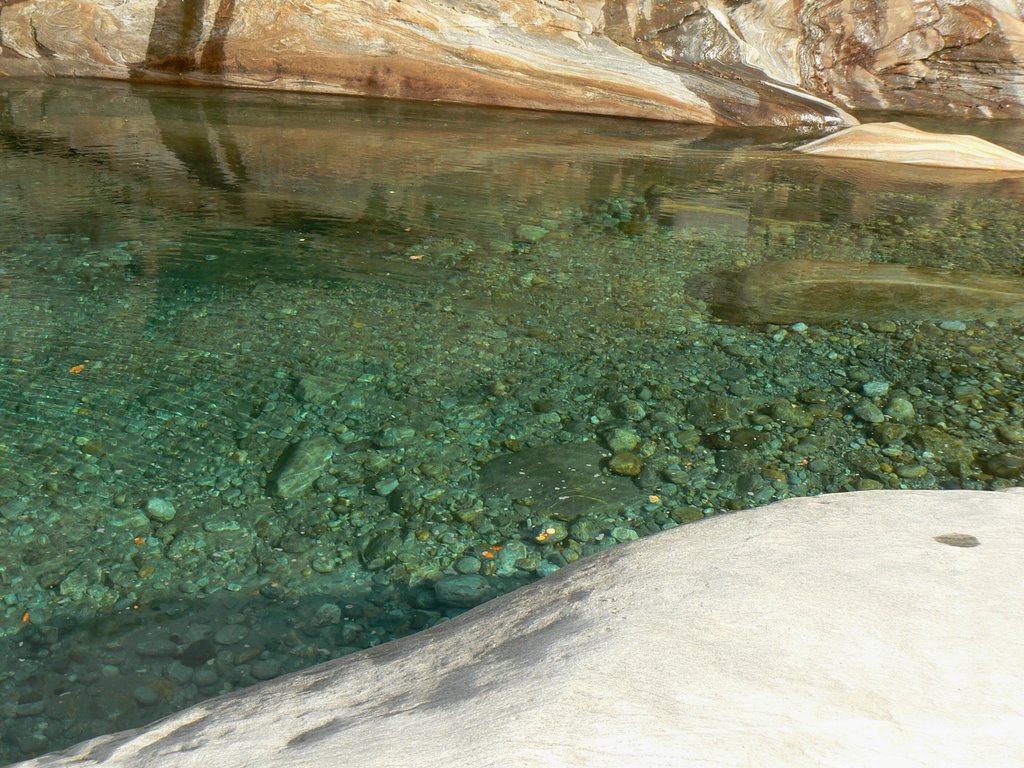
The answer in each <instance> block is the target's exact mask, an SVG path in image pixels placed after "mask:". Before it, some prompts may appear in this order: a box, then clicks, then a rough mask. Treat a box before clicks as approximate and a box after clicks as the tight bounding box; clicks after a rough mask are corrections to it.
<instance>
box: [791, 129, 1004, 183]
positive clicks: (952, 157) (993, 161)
mask: <svg viewBox="0 0 1024 768" xmlns="http://www.w3.org/2000/svg"><path fill="white" fill-rule="evenodd" d="M796 151H797V152H805V153H807V154H812V155H822V156H827V157H845V158H852V159H856V160H884V161H885V162H889V163H906V164H909V165H929V166H941V167H945V168H969V169H973V170H991V171H1024V156H1022V155H1018V154H1017V153H1016V152H1011V151H1010V150H1008V149H1004V148H1003V147H1000V146H998V145H996V144H993V143H992V142H990V141H985V140H984V139H980V138H978V137H977V136H965V135H962V134H948V133H930V132H928V131H922V130H919V129H917V128H911V127H910V126H909V125H904V124H903V123H867V124H865V125H858V126H854V127H853V128H847V129H845V130H842V131H839V132H838V133H833V134H831V135H830V136H825V137H824V138H821V139H817V140H816V141H812V142H810V143H808V144H804V145H803V146H801V147H798V148H797V150H796Z"/></svg>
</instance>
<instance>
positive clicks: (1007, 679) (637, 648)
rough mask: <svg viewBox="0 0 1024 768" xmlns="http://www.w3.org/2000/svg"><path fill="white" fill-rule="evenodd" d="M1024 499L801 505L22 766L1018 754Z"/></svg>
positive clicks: (735, 761)
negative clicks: (1021, 555)
mask: <svg viewBox="0 0 1024 768" xmlns="http://www.w3.org/2000/svg"><path fill="white" fill-rule="evenodd" d="M1022 547H1024V491H1021V490H1020V489H1014V490H1013V491H1010V492H1004V493H993V492H979V491H872V492H863V493H849V494H836V495H830V496H820V497H815V498H802V499H790V500H787V501H784V502H780V503H777V504H773V505H770V506H768V507H764V508H761V509H756V510H749V511H746V512H741V513H737V514H734V515H725V516H721V517H715V518H710V519H708V520H705V521H703V522H701V523H698V524H694V525H687V526H682V527H679V528H675V529H672V530H669V531H666V532H664V533H661V534H658V535H655V536H651V537H649V538H645V539H642V540H639V541H636V542H633V543H631V544H627V545H623V546H620V547H617V548H614V549H612V550H608V551H606V552H602V553H600V554H598V555H595V556H593V557H590V558H587V559H586V560H583V561H581V562H580V563H578V564H576V565H574V566H572V567H569V568H566V569H564V570H562V571H560V572H558V573H557V574H555V575H553V576H551V577H548V578H546V579H544V580H542V581H540V582H537V583H535V584H532V585H530V586H528V587H525V588H523V589H520V590H519V591H517V592H514V593H512V594H510V595H506V596H504V597H502V598H499V599H496V600H493V601H491V602H490V603H487V604H486V605H483V606H480V607H478V608H476V609H474V610H472V611H469V612H468V613H466V614H463V615H462V616H460V617H458V618H456V619H453V620H451V621H449V622H447V623H445V624H442V625H440V626H437V627H435V628H433V629H431V630H428V631H426V632H423V633H420V634H418V635H413V636H411V637H408V638H405V639H403V640H399V641H396V642H392V643H388V644H386V645H382V646H379V647H377V648H372V649H369V650H367V651H364V652H361V653H357V654H353V655H351V656H347V657H344V658H342V659H339V660H337V661H333V662H328V663H326V664H322V665H320V666H317V667H314V668H312V669H308V670H305V671H302V672H298V673H295V674H292V675H288V676H286V677H283V678H279V679H277V680H273V681H271V682H268V683H266V684H262V685H258V686H254V687H253V688H249V689H247V690H243V691H239V692H237V693H233V694H230V695H228V696H224V697H222V698H219V699H214V700H212V701H207V702H204V703H202V704H199V705H197V706H194V707H192V708H190V709H187V710H184V711H183V712H180V713H177V714H175V715H172V716H170V717H168V718H165V719H164V720H161V721H159V722H157V723H154V724H153V725H150V726H148V727H145V728H141V729H138V730H135V731H126V732H124V733H121V734H115V735H112V736H103V737H100V738H97V739H93V740H91V741H88V742H84V743H83V744H81V745H78V746H77V747H74V748H72V749H70V750H67V751H66V752H64V753H62V754H51V755H47V756H43V757H40V758H37V759H35V760H31V761H28V762H26V763H22V764H21V765H23V766H39V767H40V768H41V767H42V766H50V767H51V768H52V767H54V766H89V765H99V764H102V765H104V766H106V767H107V768H114V767H117V766H126V767H127V766H131V768H148V767H150V766H160V767H161V768H186V767H192V766H195V767H196V768H199V767H200V766H202V767H203V768H205V766H209V765H217V766H223V767H225V768H234V767H235V766H238V767H239V768H240V767H241V766H251V765H260V766H264V768H274V767H275V766H281V767H282V768H284V767H285V766H287V768H295V767H296V766H319V765H340V764H344V765H357V766H363V767H373V766H381V767H382V768H383V766H397V765H401V766H404V767H406V768H419V767H420V766H423V767H424V768H426V767H427V766H429V767H430V768H435V766H438V765H444V766H456V767H458V766H466V767H467V768H469V767H470V766H472V768H479V766H498V765H530V766H559V767H560V768H561V766H568V765H575V766H608V768H622V766H640V765H642V766H706V765H758V766H765V767H767V768H772V767H775V766H778V767H782V766H785V768H794V766H797V767H799V766H814V767H815V768H819V767H820V766H860V765H957V766H978V767H979V768H981V767H982V766H984V767H985V768H988V767H989V766H993V765H1019V764H1020V756H1021V755H1022V754H1024V728H1021V727H1020V726H1021V723H1022V721H1024V592H1022V591H1021V589H1020V584H1021V582H1022V579H1024V560H1022V559H1021V557H1020V553H1021V551H1022Z"/></svg>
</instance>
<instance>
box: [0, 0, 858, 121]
mask: <svg viewBox="0 0 1024 768" xmlns="http://www.w3.org/2000/svg"><path fill="white" fill-rule="evenodd" d="M616 13H617V11H616V10H615V8H614V7H613V6H612V5H611V4H609V5H608V6H605V5H604V4H603V3H601V2H597V3H595V2H583V1H581V2H574V1H573V0H559V1H557V2H542V1H541V0H468V1H467V2H460V3H458V4H449V3H437V2H431V0H333V1H329V0H284V1H282V0H273V1H272V2H271V1H270V0H218V1H217V2H213V0H138V1H136V2H131V3H124V2H120V0H21V1H20V2H17V3H14V4H5V5H4V7H3V8H2V10H0V74H8V75H30V74H54V75H90V76H99V77H116V78H127V77H136V78H146V79H152V78H159V77H163V78H169V79H175V80H180V81H185V82H191V83H206V84H225V85H240V86H250V87H260V88H280V89H289V90H313V91H322V92H336V93H348V94H361V95H369V96H385V97H397V98H410V99H423V100H438V101H457V102H467V103H477V104H500V105H505V106H514V107H527V108H534V109H555V110H564V111H578V112H589V113H597V114H609V115H622V116H630V117H645V118H656V119H662V120H675V121H684V122H697V123H712V124H724V125H752V124H784V125H793V124H808V125H817V126H825V125H840V124H843V123H847V124H852V123H853V122H855V121H853V120H852V118H850V117H849V116H848V115H846V114H845V113H844V112H843V111H842V110H841V109H839V108H837V107H835V106H834V105H832V104H830V103H828V102H826V101H823V100H822V99H819V98H817V97H815V96H812V95H810V94H808V93H805V92H802V91H800V89H799V88H792V87H785V88H779V87H777V85H776V84H774V83H772V82H770V81H768V80H766V79H765V78H764V77H763V75H762V73H760V72H758V71H756V70H752V69H750V68H748V67H745V66H737V67H733V66H732V65H731V63H728V62H725V63H722V65H721V67H719V68H718V69H717V70H716V71H709V70H704V69H703V68H701V67H697V66H693V65H692V64H689V63H687V62H681V61H671V60H668V59H666V58H665V57H662V56H659V55H645V52H644V51H642V50H638V49H637V48H638V46H637V45H636V43H635V41H633V40H632V39H629V40H622V39H618V38H617V37H616V35H614V34H606V33H605V32H604V31H603V30H604V28H605V27H609V29H610V30H611V31H612V32H616V30H617V29H618V27H615V25H614V24H611V25H609V24H608V22H607V19H608V18H611V17H614V16H615V15H616ZM716 66H717V65H716Z"/></svg>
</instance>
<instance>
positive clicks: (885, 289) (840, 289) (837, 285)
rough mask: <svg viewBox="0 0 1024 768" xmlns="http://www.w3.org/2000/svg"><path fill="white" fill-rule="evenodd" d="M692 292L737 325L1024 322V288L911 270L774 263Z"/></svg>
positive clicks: (698, 283)
mask: <svg viewBox="0 0 1024 768" xmlns="http://www.w3.org/2000/svg"><path fill="white" fill-rule="evenodd" d="M690 288H691V290H693V291H694V292H695V293H697V294H698V295H700V296H701V298H703V299H704V300H705V301H707V303H708V308H709V309H710V310H711V311H712V313H714V314H715V316H717V317H719V318H720V319H722V320H725V321H726V322H730V323H735V324H757V323H779V324H783V325H788V324H790V323H795V322H805V323H831V322H836V321H839V320H852V321H859V322H876V321H879V320H898V321H906V320H950V319H957V320H970V319H976V318H985V319H993V318H1009V319H1020V318H1022V317H1024V280H1022V279H1021V278H1019V277H1011V276H1007V275H983V274H976V273H967V272H953V271H950V270H944V269H932V268H929V267H917V266H910V265H906V264H874V263H858V262H839V261H811V260H801V259H794V260H792V261H788V260H787V261H782V260H780V261H769V262H765V263H763V264H757V265H754V266H752V267H747V268H745V269H740V270H735V271H726V272H720V273H715V274H712V275H701V276H697V277H695V278H693V279H692V280H691V283H690Z"/></svg>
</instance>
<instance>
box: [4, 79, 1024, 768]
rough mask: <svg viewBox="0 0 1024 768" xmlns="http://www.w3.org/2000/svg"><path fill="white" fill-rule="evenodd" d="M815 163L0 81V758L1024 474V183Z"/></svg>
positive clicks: (406, 116)
mask: <svg viewBox="0 0 1024 768" xmlns="http://www.w3.org/2000/svg"><path fill="white" fill-rule="evenodd" d="M921 125H922V126H923V127H931V128H933V129H934V128H936V124H935V123H932V124H930V125H929V124H927V123H921ZM941 128H942V129H943V130H960V131H970V132H973V133H979V134H982V135H985V136H986V137H988V138H990V139H993V140H997V141H999V142H1000V143H1002V144H1004V145H1006V146H1008V147H1010V148H1015V149H1017V150H1024V126H1022V125H1020V124H1016V123H999V124H991V125H972V124H965V123H959V124H957V123H952V122H949V121H946V122H943V123H942V125H941ZM795 138H797V137H795V136H792V135H788V134H786V133H782V132H771V131H762V132H753V131H751V132H737V131H716V130H712V129H709V128H704V127H692V126H677V125H668V124H658V123H644V122H636V121H625V120H623V121H619V120H610V119H603V118H592V117H584V116H566V115H547V114H532V113H522V112H510V111H503V110H485V109H468V108H456V107H442V106H431V105H422V104H420V105H413V104H395V103H384V102H376V101H364V100H356V99H330V98H320V97H305V96H296V95H291V96H283V95H269V94H255V93H244V92H231V91H197V90H172V89H163V88H141V87H131V86H128V85H124V84H102V83H78V82H76V83H59V82H56V83H55V82H48V83H32V82H20V81H7V82H0V204H2V207H0V210H2V211H3V217H2V218H0V292H2V304H0V526H2V531H3V536H2V537H0V585H2V587H3V589H2V591H0V597H2V602H0V762H10V761H14V760H18V759H21V758H25V757H28V756H31V755H34V754H38V753H41V752H44V751H49V750H53V749H59V748H61V747H64V746H67V745H69V744H71V743H74V742H76V741H79V740H81V739H84V738H87V737H90V736H93V735H97V734H100V733H105V732H109V731H114V730H118V729H123V728H127V727H132V726H135V725H139V724H142V723H145V722H148V721H150V720H153V719H155V718H157V717H159V716H161V715H163V714H166V713H168V712H170V711H173V710H175V709H179V708H182V707H184V706H187V705H189V704H191V703H193V702H195V701H197V700H200V699H203V698H207V697H210V696H215V695H218V694H221V693H224V692H227V691H230V690H234V689H237V688H240V687H244V686H246V685H250V684H252V683H254V682H256V681H258V680H263V679H269V678H272V677H274V676H276V675H278V674H282V673H286V672H289V671H292V670H295V669H299V668H302V667H305V666H308V665H310V664H314V663H317V662H320V661H323V660H326V659H329V658H333V657H336V656H339V655H342V654H345V653H348V652H351V651H354V650H358V649H361V648H366V647H369V646H371V645H375V644H378V643H380V642H384V641H387V640H390V639H393V638H395V637H399V636H402V635H405V634H408V633H410V632H414V631H416V630H418V629H422V628H425V627H428V626H432V625H434V624H436V623H438V622H440V621H444V620H445V619H446V618H449V617H451V616H453V615H455V614H457V613H458V612H460V611H461V610H464V609H465V607H467V606H468V605H471V604H474V603H476V602H479V601H481V600H483V599H486V598H488V597H490V596H493V595H496V594H498V593H501V592H505V591H508V590H511V589H514V588H515V587H517V586H520V585H522V584H525V583H528V582H529V581H531V580H533V579H536V578H538V577H540V576H543V575H545V574H547V573H550V572H552V571H554V570H556V569H558V568H560V567H562V566H564V565H566V564H568V563H571V562H573V561H575V560H578V559H579V558H580V557H583V556H586V555H587V554H590V553H592V552H595V551H598V550H600V549H602V548H605V547H608V546H612V545H614V544H615V543H616V542H620V541H628V540H630V539H633V538H636V537H638V536H644V535H648V534H651V533H655V532H657V531H659V530H662V529H664V528H667V527H670V526H673V525H677V524H679V523H683V522H687V521H690V520H695V519H699V518H701V517H704V516H707V515H713V514H717V513H720V512H724V511H731V510H738V509H743V508H747V507H751V506H757V505H762V504H766V503H769V502H771V501H773V500H777V499H780V498H785V497H788V496H794V495H808V494H816V493H823V492H837V491H849V490H856V489H866V488H961V487H963V488H1000V487H1005V486H1008V485H1014V484H1021V483H1022V482H1024V480H1022V477H1024V396H1022V389H1024V384H1022V381H1024V324H1022V317H1024V301H1017V298H1018V297H1024V287H1022V286H1024V215H1022V210H1024V180H1022V179H1019V178H1013V177H1009V176H1001V175H998V174H989V173H966V172H958V171H948V170H944V171H936V170H930V169H906V168H900V167H888V166H886V165H881V164H873V163H863V162H861V163H853V162H841V161H834V160H833V161H823V160H820V159H815V158H810V157H805V156H799V155H795V154H793V153H790V152H787V151H785V150H784V149H783V148H781V147H782V146H783V145H784V144H785V142H789V141H792V140H794V139H795ZM836 262H843V263H848V264H849V265H850V267H849V269H850V273H851V274H858V275H866V276H867V277H868V278H870V283H871V286H872V287H871V289H870V291H869V292H868V293H863V291H864V290H865V289H864V288H863V287H858V286H856V285H853V284H851V286H850V287H849V288H847V287H846V286H845V285H841V286H840V287H839V288H836V287H835V285H830V286H829V287H828V290H826V289H825V288H824V287H822V283H821V282H820V281H821V279H822V278H821V277H820V274H819V272H817V271H815V269H817V268H818V267H822V268H832V267H834V265H835V263H836ZM765 263H772V266H771V267H769V268H767V269H766V268H764V267H761V265H763V264H765ZM793 264H798V265H800V269H801V270H802V271H800V273H799V274H800V275H806V274H811V275H812V277H814V280H812V281H811V282H810V283H809V284H808V285H806V286H804V288H803V289H802V290H799V291H797V290H795V289H794V284H795V282H796V281H795V280H794V278H793V277H792V275H793V272H792V265H793ZM893 264H896V265H906V266H907V270H906V273H905V275H904V276H903V278H902V279H903V280H904V282H905V284H904V287H903V288H900V289H899V290H901V291H903V292H902V293H898V294H896V295H898V296H899V300H898V301H897V302H895V303H893V302H889V303H888V304H886V302H884V301H880V300H879V292H881V293H885V291H887V290H889V289H888V287H887V286H888V283H887V282H886V281H890V280H892V272H891V271H886V270H888V269H891V268H889V267H886V266H885V265H893ZM823 265H824V266H823ZM880 265H881V266H880ZM776 267H777V268H776ZM787 270H788V271H787ZM932 270H942V271H941V272H938V271H932ZM829 274H832V273H829ZM989 276H996V280H995V281H993V280H992V279H991V277H989ZM801 279H803V278H801ZM815 281H818V282H815ZM908 285H909V286H910V287H909V288H908V287H906V286H908ZM997 286H998V287H997ZM893 290H897V289H896V288H893ZM836 297H839V298H836ZM851 297H852V298H851ZM766 306H768V307H769V308H770V310H771V311H776V312H779V311H781V310H779V308H780V307H782V308H784V311H781V315H780V316H779V317H774V316H773V319H772V320H771V321H770V322H769V321H766V320H765V319H764V317H765V314H764V313H765V312H767V311H769V310H768V309H765V307H766ZM865 307H866V309H865ZM878 307H887V308H884V309H879V308H878ZM808 318H813V321H812V320H811V319H808ZM613 454H614V455H613Z"/></svg>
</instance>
